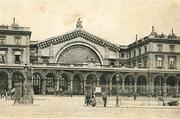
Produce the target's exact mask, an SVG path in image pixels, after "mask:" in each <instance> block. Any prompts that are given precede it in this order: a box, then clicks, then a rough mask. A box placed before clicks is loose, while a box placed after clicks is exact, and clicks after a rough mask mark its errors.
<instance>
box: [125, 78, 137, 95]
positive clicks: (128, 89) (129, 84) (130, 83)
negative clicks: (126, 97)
mask: <svg viewBox="0 0 180 119" xmlns="http://www.w3.org/2000/svg"><path fill="white" fill-rule="evenodd" d="M124 85H125V87H124V92H125V93H128V94H132V93H133V92H134V86H135V79H134V76H132V75H127V76H126V77H125V82H124Z"/></svg>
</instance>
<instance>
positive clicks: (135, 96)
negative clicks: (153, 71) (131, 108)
mask: <svg viewBox="0 0 180 119" xmlns="http://www.w3.org/2000/svg"><path fill="white" fill-rule="evenodd" d="M136 98H137V95H136V92H135V93H134V101H135V100H136Z"/></svg>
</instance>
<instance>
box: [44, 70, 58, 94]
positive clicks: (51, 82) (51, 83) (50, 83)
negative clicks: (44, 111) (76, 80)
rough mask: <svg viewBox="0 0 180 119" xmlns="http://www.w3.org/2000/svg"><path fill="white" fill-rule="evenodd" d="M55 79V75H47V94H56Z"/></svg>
mask: <svg viewBox="0 0 180 119" xmlns="http://www.w3.org/2000/svg"><path fill="white" fill-rule="evenodd" d="M55 79H56V78H55V74H53V73H48V74H47V75H46V94H54V92H55V85H56V83H55V82H56V80H55Z"/></svg>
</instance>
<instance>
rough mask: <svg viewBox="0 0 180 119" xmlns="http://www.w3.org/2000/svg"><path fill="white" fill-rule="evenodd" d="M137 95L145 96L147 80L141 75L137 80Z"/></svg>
mask: <svg viewBox="0 0 180 119" xmlns="http://www.w3.org/2000/svg"><path fill="white" fill-rule="evenodd" d="M137 93H138V94H139V95H145V94H147V80H146V77H145V76H143V75H140V76H139V77H138V78H137Z"/></svg>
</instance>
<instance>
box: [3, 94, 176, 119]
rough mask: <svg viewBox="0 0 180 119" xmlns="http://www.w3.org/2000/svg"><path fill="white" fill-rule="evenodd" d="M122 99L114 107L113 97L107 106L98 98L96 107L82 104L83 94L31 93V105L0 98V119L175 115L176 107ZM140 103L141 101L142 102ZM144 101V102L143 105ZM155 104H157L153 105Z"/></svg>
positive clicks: (169, 118) (158, 118) (163, 118)
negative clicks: (62, 95)
mask: <svg viewBox="0 0 180 119" xmlns="http://www.w3.org/2000/svg"><path fill="white" fill-rule="evenodd" d="M139 100H141V101H138V100H137V101H133V100H132V99H131V98H127V99H123V101H122V102H121V105H120V107H119V108H116V107H115V97H111V98H109V100H108V101H109V102H108V106H107V107H106V108H104V107H103V106H102V101H101V98H99V99H97V103H98V104H97V106H96V107H91V106H90V107H87V106H86V105H84V97H82V96H74V97H72V98H71V97H55V96H35V104H34V105H19V104H16V105H13V101H5V100H2V99H0V107H1V108H0V119H120V118H121V119H135V118H136V119H179V118H180V106H179V107H163V106H160V105H161V104H160V103H158V102H157V101H151V102H150V103H151V104H154V106H151V107H146V106H148V104H149V103H146V102H148V101H142V100H143V99H140V98H139ZM142 104H144V105H142ZM146 104H147V105H146ZM155 104H157V105H158V106H157V105H156V106H155Z"/></svg>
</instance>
